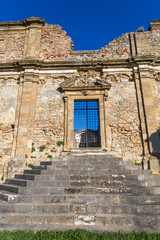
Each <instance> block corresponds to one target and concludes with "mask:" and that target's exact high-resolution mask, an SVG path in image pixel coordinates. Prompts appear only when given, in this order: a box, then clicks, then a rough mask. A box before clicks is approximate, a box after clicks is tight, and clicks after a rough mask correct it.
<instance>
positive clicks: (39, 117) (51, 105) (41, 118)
mask: <svg viewBox="0 0 160 240" xmlns="http://www.w3.org/2000/svg"><path fill="white" fill-rule="evenodd" d="M63 81H64V78H63V77H57V78H56V77H40V84H39V86H38V94H37V103H36V116H35V121H34V122H35V127H34V137H33V143H34V148H35V152H33V153H32V154H31V156H36V157H42V156H43V157H47V156H48V155H51V156H53V157H55V156H58V155H59V153H60V150H62V149H61V148H60V147H59V146H58V145H57V143H58V142H59V141H61V142H63V140H64V139H63V137H64V102H63V93H61V90H60V83H62V82H63ZM42 146H45V149H44V151H41V150H40V147H42Z"/></svg>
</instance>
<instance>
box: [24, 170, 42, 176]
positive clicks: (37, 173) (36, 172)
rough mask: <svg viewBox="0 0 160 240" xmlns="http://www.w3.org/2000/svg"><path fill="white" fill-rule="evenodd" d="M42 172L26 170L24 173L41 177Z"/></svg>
mask: <svg viewBox="0 0 160 240" xmlns="http://www.w3.org/2000/svg"><path fill="white" fill-rule="evenodd" d="M41 172H42V170H41V169H31V170H24V171H23V173H24V174H36V175H40V174H41Z"/></svg>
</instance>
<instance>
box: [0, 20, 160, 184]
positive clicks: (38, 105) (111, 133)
mask: <svg viewBox="0 0 160 240" xmlns="http://www.w3.org/2000/svg"><path fill="white" fill-rule="evenodd" d="M0 138H1V141H0V177H1V180H3V179H4V178H6V177H8V176H13V175H14V174H15V173H16V172H20V171H22V169H23V168H24V167H25V166H26V165H28V164H29V163H36V162H37V163H38V162H39V161H40V160H42V159H43V160H44V159H54V158H56V157H59V156H60V155H61V154H68V153H69V152H70V151H73V150H79V151H81V150H84V149H85V150H88V149H92V151H95V150H96V151H97V150H98V151H105V152H108V153H110V154H112V155H114V156H119V157H123V159H124V160H126V161H133V162H135V163H141V162H142V163H143V168H144V169H148V168H150V169H151V171H152V172H153V173H159V159H160V20H155V21H153V23H150V27H149V30H148V31H146V32H143V31H137V32H135V33H133V32H131V33H126V34H123V35H122V36H120V37H119V38H117V39H114V40H113V41H112V42H110V43H109V44H108V46H105V47H102V48H101V49H100V50H93V51H74V50H73V42H72V40H71V38H70V37H69V36H68V35H67V33H66V32H65V31H64V30H63V29H62V28H61V27H60V26H59V25H49V24H46V23H45V21H44V19H40V18H35V17H31V18H28V19H26V20H23V21H17V22H2V23H0Z"/></svg>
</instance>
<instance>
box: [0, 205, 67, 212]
mask: <svg viewBox="0 0 160 240" xmlns="http://www.w3.org/2000/svg"><path fill="white" fill-rule="evenodd" d="M0 212H1V213H5V212H6V213H9V212H10V213H32V214H36V213H37V214H41V213H47V214H64V213H70V205H69V204H68V203H60V204H56V203H52V204H50V203H48V204H47V203H45V204H33V203H32V204H31V203H14V204H13V203H0Z"/></svg>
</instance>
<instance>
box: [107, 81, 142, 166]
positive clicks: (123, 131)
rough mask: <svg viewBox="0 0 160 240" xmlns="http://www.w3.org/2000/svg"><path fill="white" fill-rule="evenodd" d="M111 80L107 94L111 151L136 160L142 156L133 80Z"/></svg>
mask: <svg viewBox="0 0 160 240" xmlns="http://www.w3.org/2000/svg"><path fill="white" fill-rule="evenodd" d="M123 80H124V79H122V81H118V82H114V81H112V80H111V84H112V86H111V89H110V91H109V94H108V116H107V117H108V122H109V127H110V128H111V151H112V152H115V154H116V155H118V156H122V157H123V158H127V159H130V160H134V161H137V160H139V159H141V158H142V145H141V137H140V129H139V127H140V126H139V119H138V112H137V102H136V94H135V86H134V82H133V81H132V82H129V81H128V79H126V81H128V82H125V81H124V82H123Z"/></svg>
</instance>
